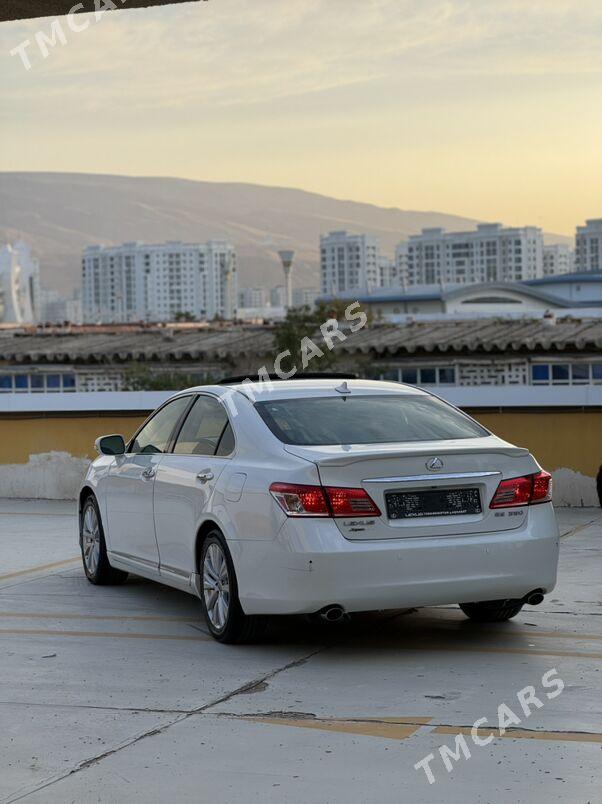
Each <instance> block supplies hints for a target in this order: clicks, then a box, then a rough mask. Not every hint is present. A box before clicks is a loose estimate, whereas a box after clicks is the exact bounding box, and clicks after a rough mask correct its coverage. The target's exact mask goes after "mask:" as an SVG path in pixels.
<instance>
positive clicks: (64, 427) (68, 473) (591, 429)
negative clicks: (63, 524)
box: [0, 389, 602, 506]
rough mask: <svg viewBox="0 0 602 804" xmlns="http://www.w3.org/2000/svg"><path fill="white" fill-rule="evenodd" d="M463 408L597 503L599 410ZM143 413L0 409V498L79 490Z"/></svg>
mask: <svg viewBox="0 0 602 804" xmlns="http://www.w3.org/2000/svg"><path fill="white" fill-rule="evenodd" d="M502 390H503V389H502ZM108 396H109V395H107V397H108ZM110 396H114V395H110ZM165 396H167V394H166V395H165ZM153 401H155V400H153ZM465 410H466V411H467V412H468V413H471V415H473V416H474V417H475V418H476V419H478V420H479V421H481V422H482V423H483V424H484V425H485V426H486V427H487V428H489V429H490V430H492V431H493V432H495V433H496V434H497V435H499V436H501V437H502V438H505V439H506V440H508V441H510V442H512V443H514V444H518V445H520V446H525V447H528V448H529V449H530V450H531V452H532V453H533V454H534V455H535V457H536V458H537V460H538V461H539V463H540V464H541V465H542V466H543V467H544V468H545V469H547V470H548V471H551V472H552V473H553V475H554V481H555V499H556V501H557V503H558V504H561V505H573V506H582V505H586V506H587V505H597V504H598V500H597V495H596V488H595V476H596V473H597V471H598V467H599V466H600V465H601V464H602V410H601V409H599V408H592V409H587V408H586V409H570V408H568V409H567V408H543V409H542V408H537V407H534V408H526V409H520V410H517V409H504V408H502V409H499V408H498V409H483V408H479V409H474V408H471V407H469V406H466V407H465ZM145 416H146V412H144V411H118V410H115V411H110V410H106V412H103V413H102V414H101V413H98V412H94V411H86V410H82V411H72V412H60V411H55V412H53V413H47V412H46V413H41V412H37V413H36V412H34V411H31V412H24V413H21V414H20V413H16V412H12V413H7V412H5V413H1V412H0V497H43V498H48V499H67V498H72V497H74V496H75V493H76V489H77V487H78V484H79V480H80V478H81V476H82V474H83V473H84V471H85V467H86V465H87V461H88V460H89V459H91V458H93V457H94V456H95V453H94V449H93V445H94V440H95V439H96V438H97V437H98V436H99V435H102V434H105V433H122V434H123V435H124V436H126V437H127V436H130V435H132V434H133V432H134V431H135V430H136V428H137V427H138V425H139V424H140V422H141V421H143V419H144V418H145Z"/></svg>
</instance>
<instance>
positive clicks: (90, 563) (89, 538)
mask: <svg viewBox="0 0 602 804" xmlns="http://www.w3.org/2000/svg"><path fill="white" fill-rule="evenodd" d="M82 549H83V555H84V563H85V565H86V569H87V570H88V572H89V573H90V574H91V575H94V573H95V572H96V570H97V569H98V562H99V561H100V525H99V522H98V517H97V515H96V511H95V509H94V506H93V505H88V506H87V507H86V510H85V511H84V521H83V525H82Z"/></svg>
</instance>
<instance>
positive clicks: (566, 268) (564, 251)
mask: <svg viewBox="0 0 602 804" xmlns="http://www.w3.org/2000/svg"><path fill="white" fill-rule="evenodd" d="M574 257H575V255H574V252H573V250H572V249H571V248H570V246H567V245H565V244H564V243H554V244H553V245H550V246H544V247H543V275H544V276H556V275H557V274H570V273H571V271H572V270H573V267H574Z"/></svg>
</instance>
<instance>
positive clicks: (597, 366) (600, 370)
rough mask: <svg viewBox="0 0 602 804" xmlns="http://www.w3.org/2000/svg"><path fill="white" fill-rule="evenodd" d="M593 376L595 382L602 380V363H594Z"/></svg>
mask: <svg viewBox="0 0 602 804" xmlns="http://www.w3.org/2000/svg"><path fill="white" fill-rule="evenodd" d="M592 378H593V380H594V382H602V363H592Z"/></svg>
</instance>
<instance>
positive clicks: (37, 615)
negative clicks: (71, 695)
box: [0, 611, 197, 623]
mask: <svg viewBox="0 0 602 804" xmlns="http://www.w3.org/2000/svg"><path fill="white" fill-rule="evenodd" d="M0 617H2V618H5V619H7V620H12V619H17V618H19V619H22V620H37V619H43V620H119V621H121V620H138V621H144V622H146V621H149V622H159V623H190V621H191V620H193V621H194V620H195V619H197V618H196V617H195V615H194V614H191V615H190V617H179V616H177V615H173V616H169V615H167V614H166V615H161V616H160V615H155V614H72V613H61V612H58V613H56V614H52V613H48V612H43V613H41V612H23V611H0Z"/></svg>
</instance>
